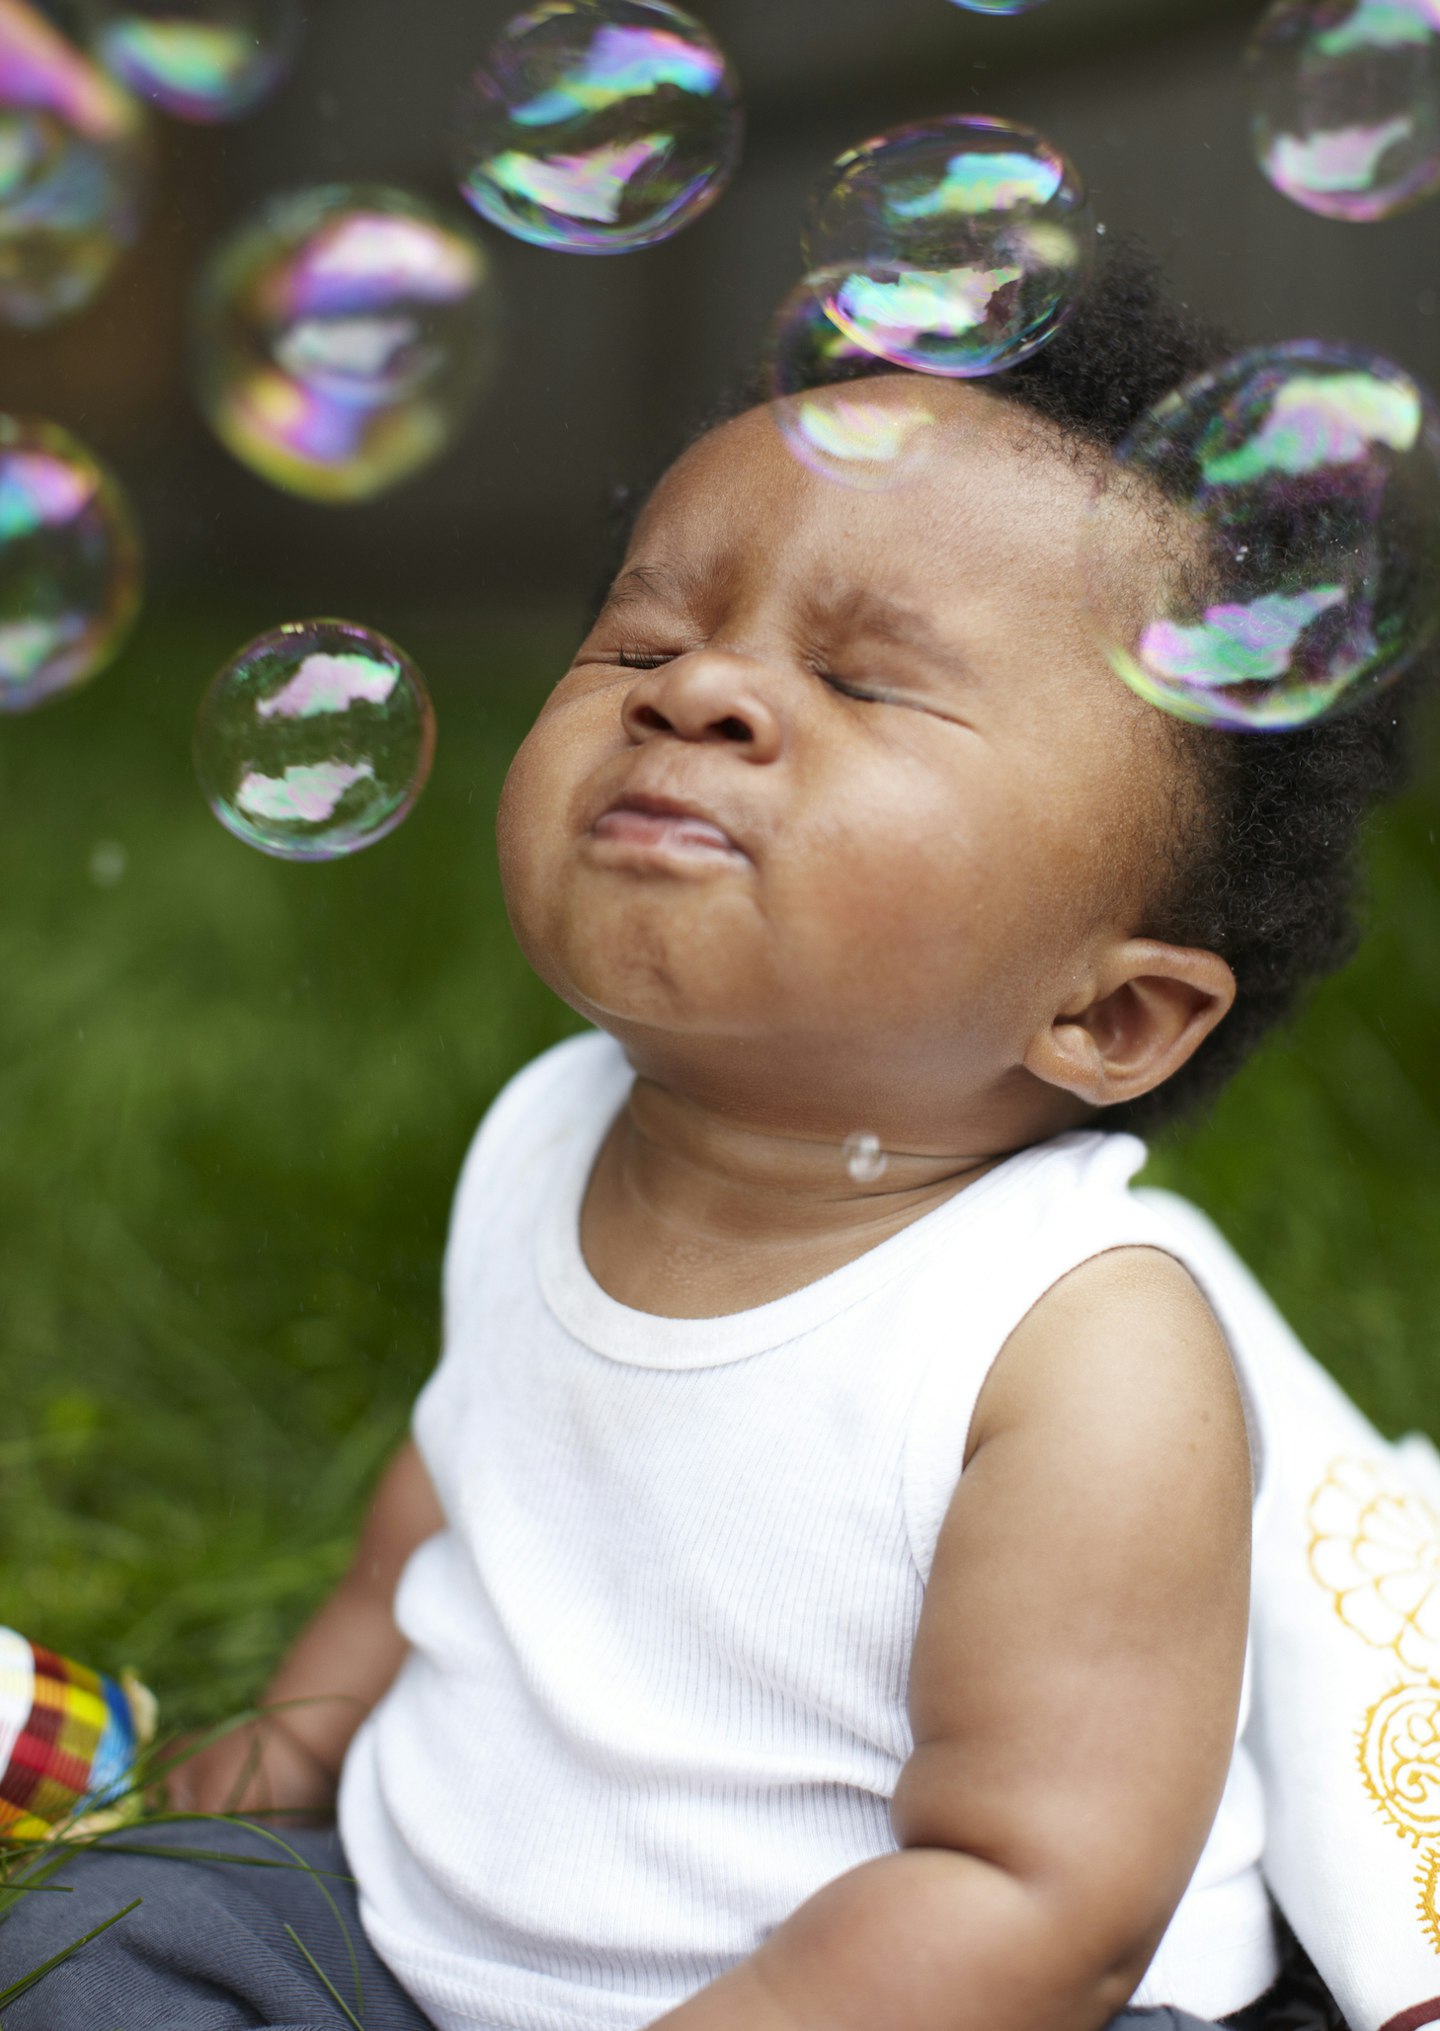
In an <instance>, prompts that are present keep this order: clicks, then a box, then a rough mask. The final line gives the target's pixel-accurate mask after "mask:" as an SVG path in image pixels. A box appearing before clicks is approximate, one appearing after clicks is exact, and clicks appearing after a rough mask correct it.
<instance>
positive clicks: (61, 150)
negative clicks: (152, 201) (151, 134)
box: [0, 0, 150, 330]
mask: <svg viewBox="0 0 1440 2031" xmlns="http://www.w3.org/2000/svg"><path fill="white" fill-rule="evenodd" d="M149 169H150V150H149V143H148V140H147V136H146V131H145V118H144V113H143V111H142V109H141V107H140V106H139V105H137V103H136V102H135V100H134V99H132V98H131V97H130V95H129V93H128V92H126V91H124V90H123V89H122V88H121V87H120V86H119V85H117V84H116V83H114V81H113V80H112V79H110V78H108V77H107V76H106V75H105V73H104V72H103V71H102V70H100V69H99V67H98V66H97V65H95V64H93V63H92V62H91V61H90V59H89V57H87V56H85V55H83V54H82V53H81V52H80V51H79V50H78V49H76V48H75V47H74V46H73V44H71V43H69V42H67V41H66V40H65V38H64V36H63V35H60V34H59V33H58V32H57V31H56V30H55V29H54V28H52V27H51V25H50V23H49V22H48V21H47V20H46V19H45V17H44V15H43V14H40V13H37V12H36V10H35V9H34V8H32V7H30V6H27V5H26V4H25V0H0V320H3V321H4V322H5V323H6V324H12V325H18V326H20V327H21V328H22V329H23V330H36V329H38V328H40V327H41V326H44V325H48V324H53V323H54V322H55V320H56V319H57V318H61V317H65V316H68V315H69V313H70V312H72V311H75V310H79V309H80V308H81V307H82V305H84V304H86V303H88V302H89V301H90V299H91V297H92V296H93V295H94V294H95V292H96V291H97V290H98V289H99V288H100V287H101V285H102V284H103V283H104V282H105V281H106V280H107V278H108V277H109V275H110V271H111V270H112V268H113V267H114V266H115V263H116V262H117V261H118V260H119V258H120V256H121V255H122V254H123V253H124V252H125V250H126V248H128V247H129V246H130V245H131V244H132V242H133V241H134V239H135V237H136V235H137V234H138V232H139V230H140V222H141V218H142V216H143V213H144V208H145V199H146V196H147V192H148V187H149Z"/></svg>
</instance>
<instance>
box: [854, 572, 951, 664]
mask: <svg viewBox="0 0 1440 2031" xmlns="http://www.w3.org/2000/svg"><path fill="white" fill-rule="evenodd" d="M826 614H827V617H828V618H829V619H830V620H831V621H832V622H835V621H839V622H840V624H841V625H842V626H844V627H846V628H849V629H851V630H852V631H853V632H854V633H855V634H857V635H870V636H873V637H874V638H875V639H876V640H877V641H881V642H889V643H891V644H892V645H893V646H894V647H895V648H897V649H914V650H916V651H917V652H918V653H919V654H920V655H922V656H928V657H931V658H932V659H934V660H936V661H943V662H944V663H946V664H948V665H952V666H953V665H956V664H957V663H958V662H959V660H960V656H959V651H958V649H957V647H956V645H955V643H954V642H951V641H949V640H947V639H946V637H945V636H944V635H942V634H941V632H940V630H939V629H938V628H937V627H936V626H935V623H934V622H933V621H932V620H931V618H930V616H929V615H928V614H927V613H925V612H924V611H923V610H922V609H921V608H920V607H915V606H907V605H906V604H905V602H904V601H903V600H897V599H891V598H890V597H889V596H888V594H884V593H878V592H873V591H870V590H868V589H865V588H857V589H856V590H854V591H852V592H849V593H845V594H840V595H838V596H835V597H833V598H831V599H829V600H828V601H827V602H826Z"/></svg>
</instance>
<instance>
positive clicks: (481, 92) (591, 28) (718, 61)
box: [455, 0, 742, 254]
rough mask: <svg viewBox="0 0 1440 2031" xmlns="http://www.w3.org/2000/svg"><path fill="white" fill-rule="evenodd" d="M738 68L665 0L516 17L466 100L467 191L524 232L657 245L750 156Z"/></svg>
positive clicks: (588, 247)
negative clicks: (744, 154) (743, 147)
mask: <svg viewBox="0 0 1440 2031" xmlns="http://www.w3.org/2000/svg"><path fill="white" fill-rule="evenodd" d="M741 133H742V118H741V112H740V102H739V85H738V83H737V81H736V78H735V75H734V72H733V71H732V70H731V68H730V66H729V64H728V63H727V61H726V59H725V55H724V52H723V51H722V50H721V49H720V48H719V47H718V46H717V45H716V43H715V42H714V41H713V40H712V38H711V37H710V36H709V35H708V34H707V32H706V31H705V29H703V28H702V27H701V25H700V23H699V22H698V21H696V20H694V19H693V18H692V16H690V15H689V14H685V13H682V11H681V10H680V9H679V8H678V7H671V6H668V5H666V4H664V0H549V4H547V5H544V6H541V7H537V8H535V9H534V10H533V12H531V13H528V14H522V15H520V16H518V17H517V18H516V19H515V20H514V21H512V22H511V23H510V24H509V26H508V27H507V28H506V29H505V30H504V32H503V33H502V34H501V36H500V38H499V40H498V41H497V42H496V44H495V46H494V48H493V49H492V50H491V52H490V56H489V59H488V61H487V62H486V64H485V65H484V67H483V68H482V69H481V70H479V71H477V72H476V73H475V76H474V78H473V79H472V80H471V82H470V85H469V87H468V89H467V91H466V94H465V97H464V99H463V102H462V105H461V110H460V116H459V120H458V122H457V127H456V134H455V166H456V170H457V172H458V174H459V177H460V189H461V192H462V193H463V195H464V197H465V198H466V199H467V201H468V202H469V203H470V204H472V205H473V206H474V207H475V209H476V211H477V212H479V213H480V214H481V215H482V216H483V217H485V218H487V219H489V220H490V221H491V222H492V223H493V224H494V225H497V226H503V227H504V229H505V231H506V232H507V233H513V234H514V235H515V237H516V238H517V239H520V240H529V241H531V242H532V243H533V244H534V245H535V246H537V247H558V248H563V249H564V250H565V251H566V252H568V253H571V254H623V253H628V252H629V251H630V250H631V249H632V248H636V247H650V246H653V245H654V244H655V243H656V241H657V240H665V239H668V238H669V237H670V235H671V234H672V233H678V232H679V231H680V229H681V227H682V226H688V225H689V224H690V222H691V221H692V219H697V218H699V216H700V214H701V213H702V212H703V211H705V210H707V209H708V208H709V206H710V205H712V204H713V203H714V202H715V200H716V198H717V197H718V196H719V195H720V193H721V191H722V190H723V189H724V188H725V185H726V184H727V183H728V182H729V180H730V177H731V174H732V173H733V171H734V169H735V165H736V163H737V162H738V161H739V158H740V142H741Z"/></svg>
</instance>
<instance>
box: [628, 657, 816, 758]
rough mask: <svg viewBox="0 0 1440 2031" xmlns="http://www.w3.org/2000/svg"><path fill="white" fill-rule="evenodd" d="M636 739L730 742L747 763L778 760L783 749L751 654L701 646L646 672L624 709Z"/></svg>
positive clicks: (772, 707) (773, 709)
mask: <svg viewBox="0 0 1440 2031" xmlns="http://www.w3.org/2000/svg"><path fill="white" fill-rule="evenodd" d="M621 717H622V719H623V720H624V724H625V731H626V732H627V733H628V734H629V736H630V738H631V739H632V740H633V741H637V742H640V741H648V740H653V739H655V737H656V736H657V735H659V734H672V735H673V736H674V737H675V738H676V739H677V740H687V741H728V742H731V743H733V744H734V745H735V746H736V747H737V748H741V749H743V750H744V758H745V760H746V761H753V762H769V761H774V760H775V759H776V757H777V756H778V755H779V753H780V748H781V722H780V715H779V713H778V711H777V709H776V707H775V704H774V702H773V701H772V699H771V698H770V697H769V696H768V695H767V690H766V686H765V683H764V677H763V672H762V671H761V670H760V669H759V668H758V667H757V666H756V665H755V664H754V663H752V662H750V661H749V659H748V658H746V657H741V656H731V655H726V654H724V653H723V652H721V651H717V650H712V649H700V650H696V651H694V652H693V653H692V654H690V655H687V656H676V657H675V658H674V659H673V660H672V661H671V662H669V663H664V664H662V665H661V666H660V667H659V668H658V669H656V670H646V671H645V672H644V673H643V674H642V675H641V676H640V677H639V678H638V679H637V681H636V682H635V684H634V685H632V687H631V689H630V691H629V693H628V694H627V696H626V699H625V703H624V706H623V707H622V709H621Z"/></svg>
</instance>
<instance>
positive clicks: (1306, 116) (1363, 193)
mask: <svg viewBox="0 0 1440 2031" xmlns="http://www.w3.org/2000/svg"><path fill="white" fill-rule="evenodd" d="M1249 66H1250V71H1251V77H1252V82H1253V86H1254V104H1255V115H1254V128H1253V131H1254V139H1255V150H1256V154H1257V156H1258V158H1259V161H1260V167H1261V168H1262V169H1263V170H1264V172H1265V174H1266V176H1268V177H1269V179H1270V181H1271V182H1272V183H1273V184H1274V186H1275V188H1276V189H1277V190H1278V191H1281V192H1283V194H1284V195H1285V196H1286V197H1288V198H1293V199H1294V201H1295V203H1296V204H1298V205H1303V206H1304V207H1305V209H1306V210H1307V211H1311V212H1319V213H1320V214H1321V215H1322V216H1324V217H1325V218H1331V219H1356V220H1369V219H1383V218H1390V217H1392V216H1393V215H1394V214H1395V213H1396V212H1402V211H1405V210H1407V209H1408V208H1409V207H1410V206H1411V205H1415V204H1419V203H1420V201H1421V200H1422V199H1423V198H1427V197H1430V196H1431V195H1432V194H1433V193H1434V192H1435V191H1436V190H1437V189H1440V0H1276V4H1275V5H1274V6H1272V7H1271V8H1270V10H1269V12H1268V13H1267V14H1266V15H1265V17H1264V19H1263V20H1262V21H1261V24H1260V27H1259V29H1258V30H1257V31H1256V34H1255V36H1254V39H1253V40H1252V42H1251V44H1250V50H1249Z"/></svg>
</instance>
